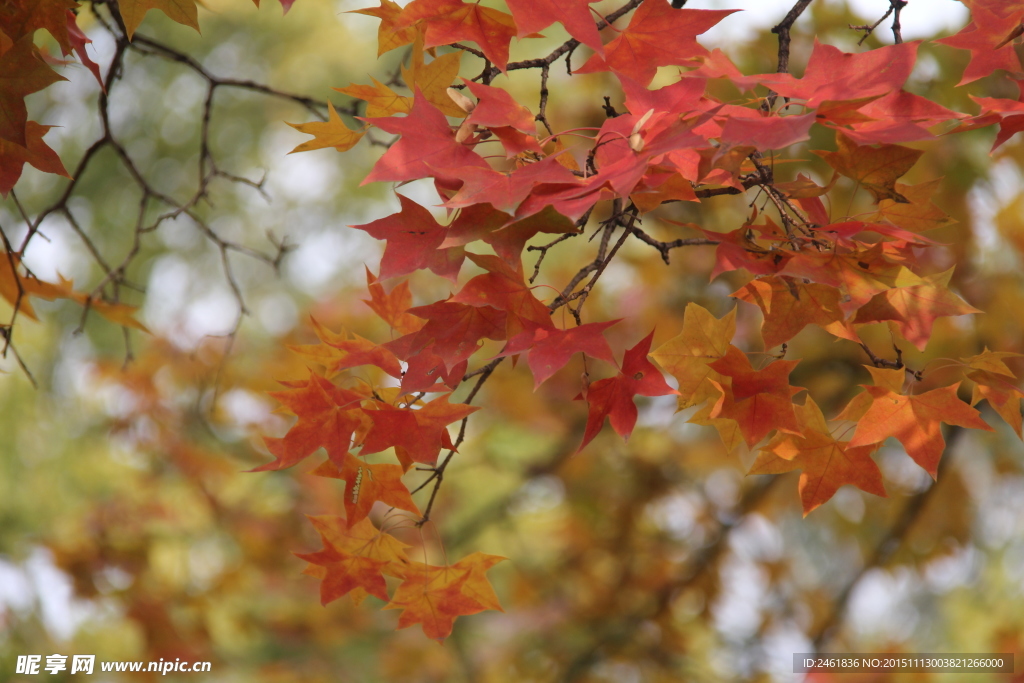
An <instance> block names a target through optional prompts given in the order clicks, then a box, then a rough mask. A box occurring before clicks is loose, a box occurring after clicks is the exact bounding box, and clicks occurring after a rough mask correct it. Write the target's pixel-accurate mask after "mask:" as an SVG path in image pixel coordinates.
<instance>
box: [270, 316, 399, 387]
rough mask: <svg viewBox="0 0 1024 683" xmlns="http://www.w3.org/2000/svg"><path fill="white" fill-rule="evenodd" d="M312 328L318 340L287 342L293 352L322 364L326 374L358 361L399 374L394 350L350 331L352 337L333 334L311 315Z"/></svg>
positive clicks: (391, 373) (348, 366)
mask: <svg viewBox="0 0 1024 683" xmlns="http://www.w3.org/2000/svg"><path fill="white" fill-rule="evenodd" d="M311 320H312V322H313V329H314V331H315V332H316V336H317V337H318V338H319V339H320V341H321V342H322V343H321V344H304V345H296V346H289V347H288V348H289V349H291V350H292V351H294V352H295V353H297V354H299V355H300V356H303V357H305V358H308V359H309V360H312V361H315V362H317V363H319V364H321V365H323V366H324V372H325V373H326V374H327V376H328V377H333V376H334V375H336V374H338V373H339V372H341V371H342V370H347V369H348V368H354V367H357V366H360V365H375V366H377V367H378V368H380V369H381V370H383V371H384V372H386V373H388V374H389V375H391V376H392V377H401V376H402V366H401V365H400V364H399V363H398V359H397V358H395V354H393V353H391V352H390V351H388V350H387V349H386V348H385V347H383V346H380V345H379V344H374V343H373V342H372V341H370V340H369V339H363V338H362V337H360V336H359V335H358V334H353V335H352V339H349V338H348V335H347V334H345V333H344V331H343V332H341V333H340V334H336V333H334V332H331V331H330V330H328V329H327V328H326V327H324V326H323V325H321V324H320V323H318V322H317V321H316V320H315V319H311Z"/></svg>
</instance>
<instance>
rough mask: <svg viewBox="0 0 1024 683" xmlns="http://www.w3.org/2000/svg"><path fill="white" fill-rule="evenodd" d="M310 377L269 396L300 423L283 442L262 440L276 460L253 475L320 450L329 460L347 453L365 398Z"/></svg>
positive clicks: (277, 467) (273, 439)
mask: <svg viewBox="0 0 1024 683" xmlns="http://www.w3.org/2000/svg"><path fill="white" fill-rule="evenodd" d="M309 374H310V376H309V379H308V380H307V381H306V383H305V384H304V385H303V384H301V383H299V385H298V386H297V387H295V388H292V389H289V390H288V391H272V392H269V395H270V396H272V397H273V398H276V399H277V400H278V401H280V402H281V403H282V404H283V405H284V407H285V408H287V409H288V410H290V411H291V412H293V413H294V414H295V415H297V416H298V418H299V419H298V421H297V422H296V423H295V424H294V425H293V426H292V428H291V429H289V430H288V433H287V434H285V436H284V437H283V438H280V439H277V438H273V437H269V436H265V437H263V441H264V442H265V443H266V445H267V450H269V451H270V452H271V454H272V455H273V456H274V457H275V458H276V460H274V461H273V462H268V463H267V464H265V465H260V466H259V467H256V468H254V469H253V470H251V471H252V472H264V471H267V470H280V469H283V468H285V467H291V466H292V465H295V464H297V463H298V462H300V461H301V460H302V459H303V458H305V457H307V456H308V455H310V454H311V453H313V452H314V451H316V450H317V449H318V448H320V447H321V446H323V447H324V448H326V449H327V454H328V455H329V456H330V457H331V458H338V459H341V458H343V457H344V456H345V454H347V453H348V449H349V445H350V444H351V442H352V435H353V434H354V433H355V431H356V429H357V428H358V427H359V425H360V424H361V423H362V421H363V411H362V409H361V408H360V405H359V404H360V401H362V400H363V398H364V396H362V395H361V394H358V393H356V392H354V391H349V390H348V389H342V388H341V387H338V386H335V385H334V384H333V383H332V382H331V381H330V380H328V379H327V378H325V377H321V376H320V375H317V374H316V373H313V372H310V373H309Z"/></svg>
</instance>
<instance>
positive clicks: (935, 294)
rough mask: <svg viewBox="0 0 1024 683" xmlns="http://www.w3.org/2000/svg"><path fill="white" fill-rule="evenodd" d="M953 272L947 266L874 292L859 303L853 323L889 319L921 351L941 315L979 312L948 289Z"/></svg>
mask: <svg viewBox="0 0 1024 683" xmlns="http://www.w3.org/2000/svg"><path fill="white" fill-rule="evenodd" d="M952 275H953V269H952V268H950V269H949V270H947V271H946V272H944V273H939V274H937V275H933V276H931V277H927V278H925V281H924V283H922V284H919V285H912V286H910V287H895V288H893V289H888V290H886V291H884V292H881V293H879V294H876V295H875V296H874V297H873V298H872V299H871V300H870V301H868V302H867V303H866V304H865V305H864V306H862V307H861V308H860V309H859V310H858V311H857V315H856V317H855V318H854V319H853V322H854V323H868V322H878V321H882V320H891V321H893V322H894V324H895V325H896V327H897V328H899V331H900V334H902V335H903V338H904V339H906V340H907V341H908V342H910V343H911V344H913V345H914V346H916V347H917V349H918V350H919V351H924V348H925V346H927V345H928V340H929V339H931V336H932V325H934V324H935V319H936V318H939V317H941V316H951V315H968V314H970V313H981V311H980V310H978V309H977V308H975V307H974V306H971V305H969V304H967V303H966V302H965V301H964V300H963V299H961V298H960V297H959V296H957V295H956V294H954V293H953V292H951V291H950V290H949V289H947V287H946V285H948V284H949V279H950V277H952Z"/></svg>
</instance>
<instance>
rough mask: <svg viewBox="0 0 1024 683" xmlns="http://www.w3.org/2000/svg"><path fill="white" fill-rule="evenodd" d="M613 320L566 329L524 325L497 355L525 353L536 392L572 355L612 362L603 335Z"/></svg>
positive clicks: (612, 358)
mask: <svg viewBox="0 0 1024 683" xmlns="http://www.w3.org/2000/svg"><path fill="white" fill-rule="evenodd" d="M617 322H619V321H618V320H612V321H611V322H605V323H586V324H584V325H580V326H579V327H573V328H571V329H568V330H559V329H554V328H549V327H542V326H527V329H526V330H525V331H524V332H522V333H520V334H518V335H516V336H515V337H513V338H511V339H509V341H508V344H506V346H505V348H504V349H502V351H501V353H500V354H498V355H499V356H513V355H515V354H518V353H526V354H527V356H526V360H527V363H528V364H529V366H530V371H531V372H532V373H533V389H534V391H536V390H537V387H539V386H540V385H541V384H542V383H543V382H544V381H545V380H547V379H548V378H549V377H551V376H552V375H553V374H555V373H556V372H558V371H559V370H561V369H562V368H563V367H565V364H566V363H568V362H569V359H570V358H572V356H573V354H576V353H583V354H586V355H588V356H590V357H591V358H600V359H601V360H603V361H606V362H608V363H611V364H612V365H614V364H615V357H614V356H613V355H612V350H611V347H609V346H608V342H607V341H606V340H605V338H604V331H605V330H607V329H608V328H609V327H611V326H612V325H614V324H616V323H617Z"/></svg>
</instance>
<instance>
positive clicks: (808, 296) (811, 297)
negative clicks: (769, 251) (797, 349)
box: [730, 275, 845, 349]
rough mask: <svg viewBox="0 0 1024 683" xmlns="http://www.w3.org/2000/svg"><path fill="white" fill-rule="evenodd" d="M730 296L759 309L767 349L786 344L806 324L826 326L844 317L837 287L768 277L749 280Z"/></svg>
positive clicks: (774, 276) (780, 277)
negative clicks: (762, 318) (762, 320)
mask: <svg viewBox="0 0 1024 683" xmlns="http://www.w3.org/2000/svg"><path fill="white" fill-rule="evenodd" d="M730 296H733V297H736V298H737V299H740V300H741V301H747V302H749V303H752V304H755V305H757V307H758V308H760V309H761V313H762V314H764V322H763V323H762V325H761V336H762V337H763V338H764V346H765V348H766V349H770V348H772V347H774V346H778V345H779V344H781V343H783V342H787V341H789V340H790V339H792V338H793V337H795V336H796V335H797V333H798V332H800V330H802V329H803V328H804V327H806V326H807V325H811V324H814V325H818V326H820V327H826V326H828V325H830V324H831V323H834V322H839V321H841V320H843V318H844V317H845V316H844V315H843V311H842V309H841V308H840V305H839V299H840V293H839V290H838V289H837V288H835V287H832V286H829V285H821V284H816V283H813V282H812V283H807V282H804V281H802V280H799V279H796V278H787V277H783V276H779V275H769V276H767V277H763V278H758V279H756V280H751V281H750V282H748V283H747V284H746V285H744V286H743V287H740V288H739V289H738V290H736V291H735V292H733V293H732V294H731V295H730Z"/></svg>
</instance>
